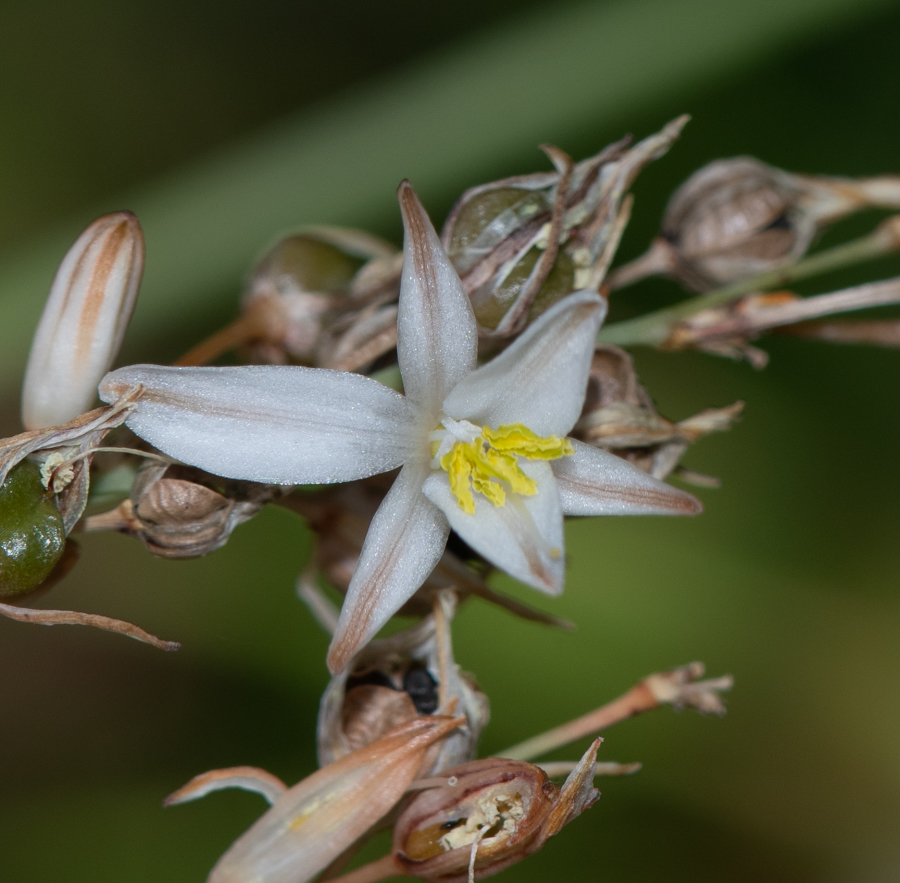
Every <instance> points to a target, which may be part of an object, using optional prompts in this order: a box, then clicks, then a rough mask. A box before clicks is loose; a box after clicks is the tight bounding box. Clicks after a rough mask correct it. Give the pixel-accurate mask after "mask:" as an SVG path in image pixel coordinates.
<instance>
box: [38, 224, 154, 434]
mask: <svg viewBox="0 0 900 883" xmlns="http://www.w3.org/2000/svg"><path fill="white" fill-rule="evenodd" d="M143 269H144V234H143V233H142V231H141V227H140V224H139V223H138V220H137V218H136V217H135V216H134V215H133V214H131V213H130V212H116V213H115V214H111V215H104V216H103V217H102V218H98V219H97V220H96V221H94V223H93V224H91V225H90V227H88V228H87V230H85V231H84V233H82V234H81V236H79V237H78V240H77V241H76V242H75V244H74V245H73V246H72V248H71V249H69V253H68V254H67V255H66V256H65V258H63V261H62V263H61V264H60V265H59V270H58V271H57V273H56V278H55V279H54V280H53V286H52V287H51V289H50V296H49V297H48V298H47V304H46V306H45V307H44V313H43V315H42V316H41V321H40V323H39V324H38V328H37V332H36V333H35V336H34V342H33V343H32V346H31V355H30V356H29V358H28V368H27V370H26V372H25V384H24V387H23V389H22V422H23V423H24V424H25V428H26V429H44V428H45V427H48V426H57V425H59V424H61V423H66V422H67V421H69V420H72V419H74V418H75V417H77V416H78V415H79V414H81V413H83V412H84V411H87V410H88V409H89V408H90V407H91V406H92V405H93V404H94V401H95V400H96V398H97V384H98V383H99V382H100V378H101V377H103V375H104V374H105V373H106V372H107V371H108V370H109V368H110V365H112V361H113V359H114V358H115V357H116V353H118V351H119V347H120V345H121V343H122V338H123V337H124V335H125V329H126V327H127V326H128V320H129V319H130V318H131V313H132V311H133V310H134V302H135V299H136V298H137V292H138V286H139V285H140V281H141V273H142V272H143Z"/></svg>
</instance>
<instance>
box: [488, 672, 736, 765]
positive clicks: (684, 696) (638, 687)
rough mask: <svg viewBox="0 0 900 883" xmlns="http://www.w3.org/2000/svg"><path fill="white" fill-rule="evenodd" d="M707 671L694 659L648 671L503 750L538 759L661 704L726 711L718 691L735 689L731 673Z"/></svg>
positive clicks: (521, 757)
mask: <svg viewBox="0 0 900 883" xmlns="http://www.w3.org/2000/svg"><path fill="white" fill-rule="evenodd" d="M703 674H704V666H703V663H702V662H692V663H690V665H685V666H683V667H681V668H676V669H672V670H671V671H667V672H661V673H658V674H652V675H648V676H647V677H646V678H644V679H643V680H641V681H638V683H637V684H635V685H634V686H633V687H632V688H631V689H630V690H629V691H628V692H627V693H624V694H622V695H621V696H619V698H618V699H613V701H612V702H607V703H606V705H602V706H600V708H598V709H596V710H595V711H591V712H588V713H587V714H585V715H583V716H582V717H579V718H576V719H575V720H573V721H569V722H568V723H565V724H562V726H559V727H554V728H553V729H552V730H547V732H545V733H541V734H540V735H539V736H534V737H533V738H531V739H526V740H525V741H524V742H520V743H519V744H518V745H513V746H512V747H511V748H507V749H506V750H505V751H501V752H500V754H501V755H502V756H503V757H508V758H510V759H512V760H534V759H535V758H537V757H540V756H541V755H543V754H547V753H548V752H550V751H554V750H555V749H557V748H562V747H563V746H565V745H569V744H570V743H572V742H575V741H577V740H578V739H583V738H585V737H586V736H593V735H595V734H596V733H599V732H601V731H602V730H605V729H606V728H607V727H611V726H612V725H613V724H617V723H620V722H621V721H623V720H627V719H628V718H630V717H635V716H636V715H638V714H642V713H643V712H645V711H652V710H653V709H654V708H659V707H660V706H661V705H672V706H674V707H675V708H685V707H687V708H694V709H696V710H697V711H699V712H701V713H703V714H713V715H723V714H724V713H725V705H724V703H723V702H722V700H721V699H720V698H719V695H718V694H719V692H720V691H722V690H730V689H731V686H732V679H731V676H730V675H724V676H723V677H720V678H713V679H711V680H706V681H701V680H699V679H700V678H702V677H703Z"/></svg>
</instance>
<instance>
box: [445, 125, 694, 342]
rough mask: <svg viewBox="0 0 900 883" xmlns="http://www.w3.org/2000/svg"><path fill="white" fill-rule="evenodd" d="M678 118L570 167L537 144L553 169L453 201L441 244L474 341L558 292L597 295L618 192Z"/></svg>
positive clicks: (669, 136) (624, 216) (618, 209)
mask: <svg viewBox="0 0 900 883" xmlns="http://www.w3.org/2000/svg"><path fill="white" fill-rule="evenodd" d="M686 122H687V118H686V117H679V118H678V119H677V120H673V121H672V122H671V123H670V124H669V125H668V126H666V127H665V128H664V129H662V131H660V132H658V133H657V134H655V135H651V136H650V137H649V138H645V139H644V140H643V141H641V142H640V143H638V144H636V145H634V146H633V147H629V146H628V141H627V140H625V141H620V142H618V143H617V144H612V145H610V146H609V147H608V148H606V149H605V150H603V151H602V152H600V153H599V154H597V155H596V156H593V157H590V158H589V159H586V160H583V161H582V162H579V163H573V162H572V160H571V158H570V157H569V156H567V155H566V154H565V153H563V152H562V151H561V150H559V149H558V148H556V147H552V146H550V145H544V146H543V147H542V148H541V149H542V150H543V151H544V152H545V153H546V154H547V156H548V157H549V159H550V161H551V162H552V163H553V165H554V167H555V169H556V171H555V172H543V173H538V174H534V175H519V176H517V177H514V178H506V179H504V180H502V181H495V182H493V183H491V184H482V185H480V186H478V187H474V188H472V189H471V190H467V191H466V192H465V193H464V194H463V195H462V196H461V197H460V199H459V200H458V202H457V203H456V205H455V206H454V208H453V210H452V211H451V212H450V216H449V217H448V218H447V221H446V223H445V225H444V229H443V233H442V241H443V244H444V247H445V249H446V250H447V254H448V255H449V256H450V259H451V260H452V261H453V264H454V266H455V267H456V269H457V271H458V272H459V274H460V278H461V279H462V283H463V286H464V287H465V289H466V291H467V293H468V295H469V297H470V299H471V301H472V308H473V310H474V311H475V318H476V319H477V320H478V324H479V326H480V328H479V330H480V333H481V336H482V338H488V339H490V338H498V339H503V338H510V337H514V336H516V335H517V334H519V333H521V332H522V331H523V330H524V329H525V327H526V326H527V325H528V324H529V323H530V322H532V321H534V320H535V319H536V318H537V317H538V316H539V315H540V314H541V313H543V312H544V311H545V310H547V309H549V308H550V307H551V306H552V305H553V304H554V303H556V302H557V301H559V300H560V299H562V298H563V297H565V296H566V295H567V294H570V293H571V292H573V291H576V290H582V289H589V290H592V291H597V290H599V288H600V286H601V285H602V283H603V280H604V278H605V276H606V272H607V270H608V269H609V264H610V262H611V261H612V258H613V256H614V254H615V251H616V248H617V246H618V242H619V238H620V237H621V235H622V231H623V229H624V227H625V224H626V223H627V222H628V216H629V212H630V206H631V201H630V197H629V196H628V195H627V194H628V188H629V187H630V186H631V183H632V181H633V180H634V178H635V176H636V175H637V174H638V172H639V171H640V170H641V169H642V168H643V167H644V166H645V165H646V164H647V163H649V162H651V161H652V160H654V159H657V158H659V157H660V156H662V155H663V154H664V153H665V152H666V150H668V148H669V146H670V145H671V144H672V142H673V141H674V140H675V138H677V137H678V134H679V132H680V131H681V129H682V128H683V126H684V124H685V123H686Z"/></svg>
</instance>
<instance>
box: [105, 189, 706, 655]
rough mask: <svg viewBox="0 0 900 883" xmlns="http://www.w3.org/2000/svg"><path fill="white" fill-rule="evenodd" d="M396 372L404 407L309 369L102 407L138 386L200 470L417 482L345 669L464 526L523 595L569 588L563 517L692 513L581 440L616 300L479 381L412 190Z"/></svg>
mask: <svg viewBox="0 0 900 883" xmlns="http://www.w3.org/2000/svg"><path fill="white" fill-rule="evenodd" d="M400 206H401V210H402V213H403V221H404V229H405V242H404V263H403V276H402V282H401V288H400V301H399V315H398V320H397V323H398V340H397V358H398V361H399V367H400V372H401V375H402V377H403V386H404V390H405V396H404V395H400V394H399V393H397V392H394V391H393V390H391V389H389V388H388V387H386V386H383V385H382V384H380V383H378V382H377V381H375V380H373V379H371V378H368V377H363V376H361V375H358V374H349V373H343V372H336V371H328V370H323V369H315V368H303V367H273V366H250V367H241V368H166V367H158V366H152V365H137V366H132V367H128V368H122V369H119V370H118V371H114V372H112V373H111V374H108V375H107V377H106V378H105V379H104V381H103V383H102V385H101V387H100V393H101V397H102V398H103V399H104V400H105V401H112V400H115V399H116V398H118V397H119V396H120V395H121V394H122V392H123V390H124V389H127V388H129V387H133V386H135V385H137V384H140V385H142V386H143V387H144V392H143V395H142V396H141V399H140V401H139V403H138V405H137V408H136V410H135V412H134V413H133V414H132V415H131V417H130V418H129V419H128V426H130V427H131V429H132V430H134V431H135V432H136V433H137V434H138V435H139V436H141V437H142V438H144V439H146V440H147V441H148V442H150V443H151V444H153V445H155V446H156V447H157V448H159V449H160V450H162V451H164V452H165V453H166V454H168V455H169V456H172V457H175V458H177V459H179V460H182V461H184V462H186V463H189V464H191V465H194V466H198V467H200V468H202V469H205V470H207V471H209V472H213V473H216V474H219V475H224V476H228V477H231V478H238V479H247V480H250V481H259V482H272V483H281V484H291V485H297V484H323V483H331V482H342V481H352V480H354V479H359V478H364V477H367V476H370V475H374V474H376V473H379V472H386V471H388V470H392V469H396V468H397V467H402V469H401V471H400V473H399V475H398V477H397V479H396V481H395V482H394V484H393V486H392V488H391V490H390V492H389V493H388V495H387V496H386V497H385V499H384V501H383V503H382V504H381V507H380V508H379V510H378V512H377V513H376V515H375V518H374V519H373V521H372V524H371V527H370V528H369V532H368V535H367V537H366V541H365V544H364V546H363V550H362V554H361V556H360V560H359V566H358V567H357V570H356V573H355V575H354V577H353V580H352V582H351V583H350V587H349V590H348V592H347V597H346V600H345V602H344V605H343V609H342V611H341V617H340V621H339V623H338V627H337V630H336V632H335V635H334V639H333V641H332V645H331V649H330V651H329V657H328V662H329V666H330V668H331V669H332V671H339V670H341V669H343V668H344V667H345V666H346V665H347V664H348V663H349V661H350V659H351V658H352V656H353V654H354V653H355V652H356V651H357V650H358V649H359V648H360V647H361V646H362V645H363V644H365V643H366V642H367V641H368V640H369V639H370V638H372V637H373V636H374V635H375V633H376V632H377V631H378V630H379V629H380V628H381V626H382V625H384V623H385V622H387V620H388V619H389V618H390V617H391V616H392V615H393V614H394V613H396V611H397V610H398V609H399V608H400V607H401V606H402V605H403V604H404V603H405V602H406V600H407V599H408V598H409V597H410V596H411V595H412V594H413V593H414V592H415V591H416V590H417V589H418V588H419V587H420V586H421V585H422V583H423V582H424V580H425V579H426V578H427V576H428V575H429V573H430V572H431V570H432V569H433V568H434V566H435V565H436V564H437V562H438V560H439V559H440V557H441V554H442V553H443V551H444V546H445V544H446V542H447V537H448V535H449V533H450V529H451V528H452V529H453V530H455V531H456V532H457V533H458V534H459V536H460V537H462V539H464V540H465V541H466V542H467V543H468V544H469V546H471V547H472V548H473V549H474V550H475V551H477V552H478V553H480V554H481V555H483V556H484V557H485V558H487V559H488V560H489V561H491V562H492V563H493V564H495V565H496V566H497V567H499V568H500V569H502V570H505V571H506V572H507V573H509V574H510V575H512V576H514V577H516V578H517V579H519V580H521V581H522V582H524V583H527V584H528V585H530V586H533V587H535V588H537V589H540V590H542V591H545V592H548V593H550V594H558V593H559V592H560V591H561V590H562V582H563V573H564V567H565V558H564V551H563V549H564V545H563V515H564V514H565V515H625V514H693V513H696V512H698V511H699V510H700V504H699V503H698V502H697V500H696V499H695V498H694V497H692V496H691V495H690V494H686V493H684V492H682V491H679V490H676V489H674V488H671V487H669V486H668V485H666V484H664V483H663V482H660V481H657V480H656V479H654V478H651V477H650V476H648V475H647V474H645V473H644V472H642V471H641V470H639V469H637V468H635V467H633V466H631V465H630V464H629V463H627V462H625V461H624V460H622V459H620V458H618V457H615V456H613V455H612V454H608V453H606V452H604V451H601V450H598V449H596V448H593V447H590V446H589V445H585V444H581V443H579V442H577V441H574V440H571V439H567V438H566V434H567V433H568V432H569V431H570V430H571V429H572V427H573V426H574V425H575V421H576V420H577V419H578V417H579V415H580V413H581V409H582V406H583V403H584V396H585V390H586V386H587V380H588V372H589V368H590V362H591V356H592V353H593V349H594V340H595V338H596V335H597V331H598V329H599V327H600V323H601V322H602V320H603V317H604V315H605V313H606V303H605V301H604V300H603V299H602V298H601V297H599V296H598V295H597V294H595V293H593V292H577V293H575V294H572V295H570V296H569V297H567V298H565V299H563V300H562V301H560V302H559V303H557V304H556V305H554V306H553V307H551V308H550V309H549V310H547V311H546V312H545V313H544V314H543V315H542V316H541V317H540V318H539V319H537V321H535V322H534V323H533V324H532V325H531V326H530V327H529V328H528V329H527V330H526V331H525V333H524V334H522V335H521V336H520V337H519V338H518V339H517V340H516V341H515V342H514V343H513V344H512V345H511V346H510V347H509V348H508V349H506V350H505V351H504V352H502V353H501V354H500V355H499V356H497V357H496V358H494V359H493V360H492V361H490V362H488V363H487V364H485V365H483V366H482V367H480V368H476V360H477V351H478V337H477V331H476V324H475V318H474V315H473V313H472V308H471V306H470V303H469V299H468V297H467V296H466V293H465V290H464V289H463V287H462V283H461V282H460V280H459V277H458V276H457V274H456V271H455V270H454V268H453V266H452V264H451V263H450V260H449V258H448V257H447V255H446V253H445V252H444V250H443V248H442V247H441V244H440V241H439V240H438V237H437V234H436V233H435V231H434V228H433V227H432V225H431V222H430V221H429V219H428V216H427V215H426V214H425V210H424V209H423V208H422V206H421V204H420V202H419V200H418V198H417V197H416V195H415V193H414V191H413V189H412V187H411V186H410V185H409V184H408V183H404V184H403V185H401V187H400Z"/></svg>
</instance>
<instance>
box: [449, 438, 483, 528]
mask: <svg viewBox="0 0 900 883" xmlns="http://www.w3.org/2000/svg"><path fill="white" fill-rule="evenodd" d="M474 444H476V442H472V444H469V445H467V444H465V443H464V442H457V443H456V444H455V445H454V446H453V447H452V448H450V450H449V451H448V452H447V453H446V454H444V456H443V457H441V466H442V467H443V468H444V469H446V470H447V476H448V478H449V479H450V490H451V491H453V496H454V497H456V499H457V502H458V503H459V506H460V508H461V509H462V510H463V511H464V512H468V513H469V515H474V514H475V498H474V497H473V496H472V491H471V490H470V489H469V479H470V478H471V477H472V460H473V457H472V451H471V448H472V446H473V445H474Z"/></svg>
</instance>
